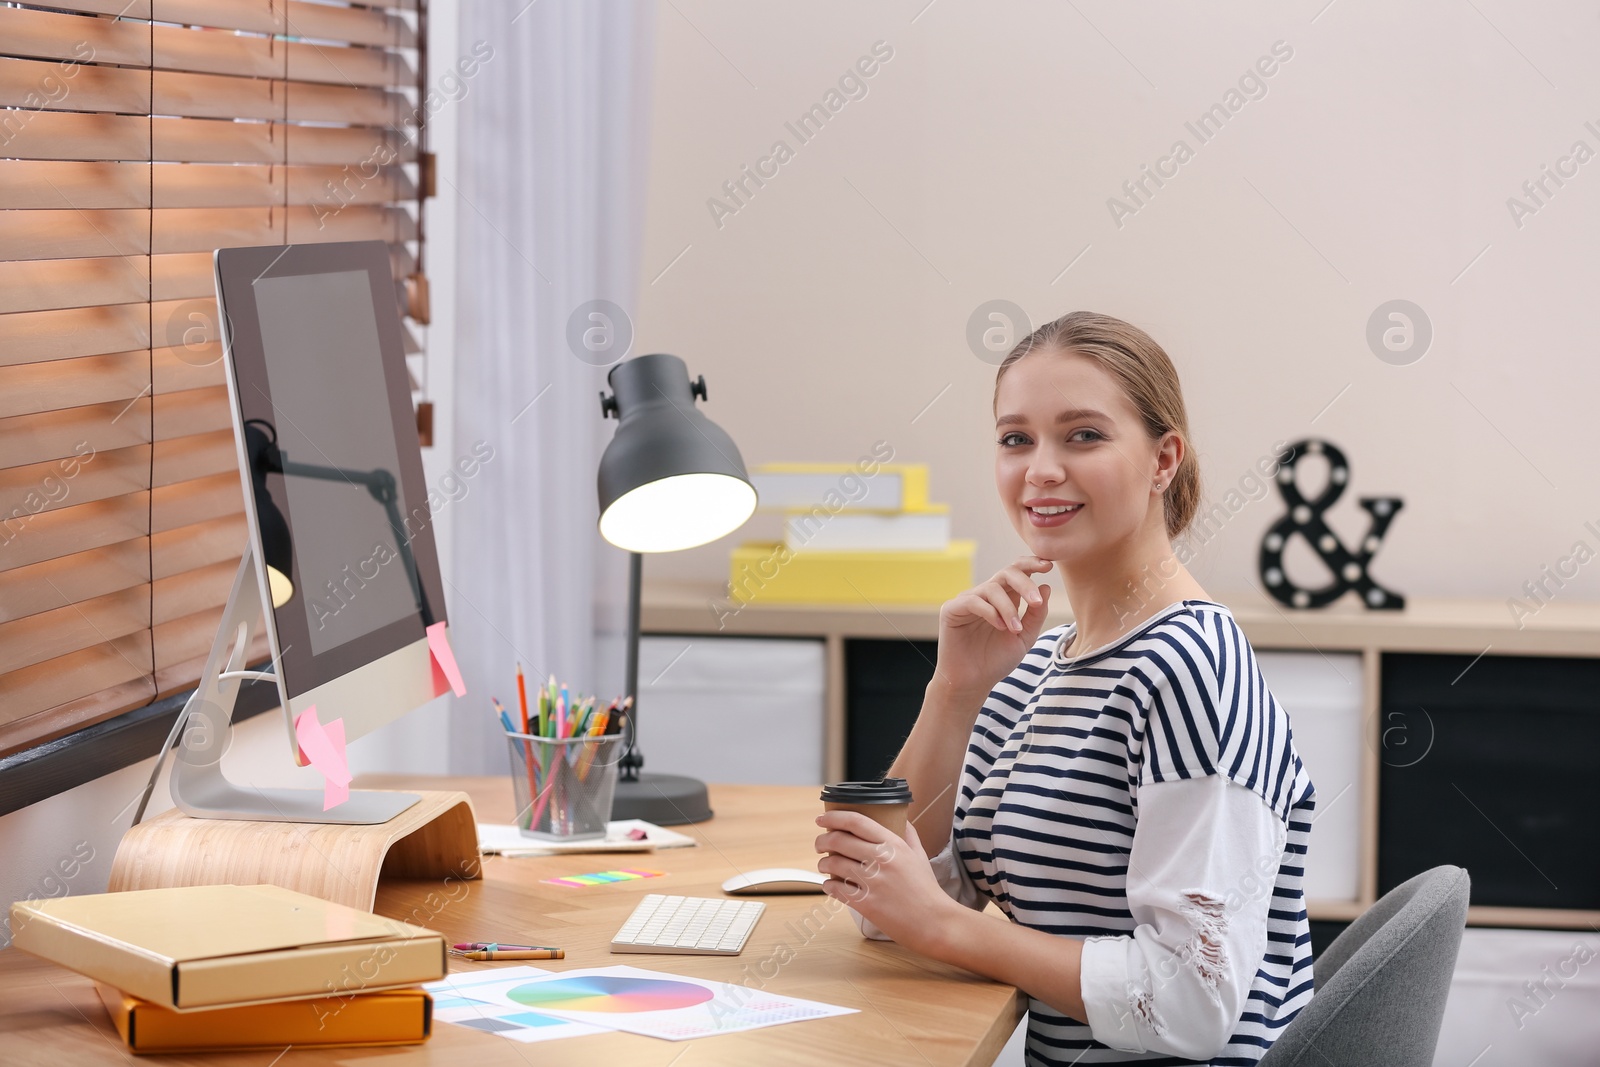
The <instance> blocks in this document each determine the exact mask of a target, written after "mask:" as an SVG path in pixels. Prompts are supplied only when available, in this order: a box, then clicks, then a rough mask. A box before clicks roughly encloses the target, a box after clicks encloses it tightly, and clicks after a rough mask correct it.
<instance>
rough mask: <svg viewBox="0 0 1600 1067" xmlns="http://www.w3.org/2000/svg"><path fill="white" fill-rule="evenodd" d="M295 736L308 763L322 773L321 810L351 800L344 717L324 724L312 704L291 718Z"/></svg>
mask: <svg viewBox="0 0 1600 1067" xmlns="http://www.w3.org/2000/svg"><path fill="white" fill-rule="evenodd" d="M294 736H295V739H296V740H297V741H299V742H300V751H301V752H304V753H305V755H306V759H308V760H310V761H311V766H313V767H315V768H316V769H317V770H319V771H321V772H322V778H323V785H322V810H323V811H327V810H328V809H329V808H331V807H333V806H334V805H336V804H343V803H344V802H345V801H347V800H349V799H350V763H349V761H348V760H347V759H346V758H345V751H344V720H343V719H334V720H333V721H332V722H330V723H328V724H327V725H326V726H324V725H323V724H322V723H320V722H318V721H317V706H316V705H315V704H313V705H311V706H310V707H308V708H307V709H306V710H305V711H302V712H301V713H300V714H299V715H298V716H296V718H295V720H294Z"/></svg>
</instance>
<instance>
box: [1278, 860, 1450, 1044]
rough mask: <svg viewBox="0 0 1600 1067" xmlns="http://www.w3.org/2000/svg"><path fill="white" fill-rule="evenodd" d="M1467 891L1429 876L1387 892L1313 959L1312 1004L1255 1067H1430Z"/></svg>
mask: <svg viewBox="0 0 1600 1067" xmlns="http://www.w3.org/2000/svg"><path fill="white" fill-rule="evenodd" d="M1471 887H1472V881H1471V879H1469V878H1468V877H1467V872H1466V871H1464V870H1462V869H1461V868H1460V867H1449V866H1444V867H1435V868H1433V869H1432V870H1431V871H1423V872H1422V873H1421V874H1419V875H1417V876H1416V877H1415V878H1412V879H1411V880H1410V881H1407V882H1403V883H1402V884H1400V885H1397V886H1395V887H1394V888H1393V889H1391V890H1390V891H1389V892H1387V893H1385V894H1384V895H1383V899H1381V900H1379V901H1378V902H1377V903H1376V904H1374V905H1373V906H1372V907H1370V908H1368V909H1367V910H1366V912H1365V913H1363V914H1362V916H1361V917H1360V918H1359V919H1357V920H1356V921H1355V922H1353V923H1351V924H1350V925H1349V926H1348V927H1346V928H1345V930H1344V932H1343V933H1341V934H1340V935H1339V936H1338V937H1337V938H1335V939H1334V941H1333V944H1331V945H1329V946H1328V947H1327V949H1325V950H1324V951H1323V953H1322V955H1320V956H1318V957H1317V959H1316V964H1315V966H1314V968H1313V972H1314V974H1315V976H1316V989H1317V991H1316V995H1314V996H1313V997H1312V998H1311V1003H1310V1004H1308V1005H1306V1006H1305V1007H1304V1008H1303V1009H1301V1011H1300V1014H1298V1015H1296V1016H1295V1018H1294V1021H1293V1022H1291V1023H1290V1024H1289V1025H1288V1027H1286V1028H1285V1029H1284V1031H1283V1033H1282V1034H1281V1035H1280V1036H1279V1037H1278V1040H1277V1041H1275V1042H1273V1045H1272V1047H1271V1048H1269V1049H1268V1050H1267V1054H1266V1055H1265V1056H1263V1057H1261V1061H1260V1067H1374V1065H1378V1064H1382V1065H1383V1067H1432V1064H1433V1052H1434V1046H1436V1045H1437V1044H1438V1043H1439V1028H1440V1025H1441V1024H1442V1023H1443V1022H1444V1002H1445V999H1446V998H1447V997H1448V996H1449V995H1450V976H1451V974H1452V973H1453V972H1454V971H1455V966H1456V952H1457V950H1459V949H1460V947H1461V931H1462V930H1463V929H1464V928H1465V927H1466V924H1467V894H1468V891H1469V890H1470V889H1471Z"/></svg>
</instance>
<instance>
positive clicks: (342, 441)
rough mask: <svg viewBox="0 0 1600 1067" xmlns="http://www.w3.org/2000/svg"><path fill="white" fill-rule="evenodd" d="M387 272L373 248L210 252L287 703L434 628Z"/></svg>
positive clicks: (435, 596)
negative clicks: (277, 576)
mask: <svg viewBox="0 0 1600 1067" xmlns="http://www.w3.org/2000/svg"><path fill="white" fill-rule="evenodd" d="M390 270H391V268H390V260H389V253H388V248H387V246H386V245H384V244H383V242H380V241H361V242H345V243H332V244H313V245H291V246H288V247H272V248H233V249H222V250H220V251H219V252H218V253H217V286H218V294H219V297H220V299H221V301H222V305H223V313H224V316H225V324H226V330H225V336H226V337H227V340H228V349H229V351H228V356H229V362H230V366H229V370H230V374H229V383H230V389H231V390H232V392H233V394H234V402H235V407H236V411H235V418H236V420H237V425H236V434H237V436H238V437H239V451H240V462H241V466H242V467H243V468H244V472H245V474H244V482H245V485H246V487H247V492H248V493H249V494H250V497H251V500H250V504H251V507H252V510H253V512H254V514H253V518H254V519H255V527H256V529H255V530H254V531H253V539H252V544H253V545H254V546H255V548H256V550H257V552H259V553H261V556H262V558H264V560H265V561H266V562H267V563H268V564H273V565H274V566H275V567H277V568H278V569H280V570H281V569H282V568H284V567H287V568H288V571H287V576H288V578H289V579H290V581H291V583H292V587H293V590H292V595H290V596H289V597H288V599H287V600H285V601H284V602H283V603H282V604H281V605H280V606H277V607H275V608H273V609H272V622H273V626H272V627H271V629H272V636H273V650H274V654H275V655H276V656H277V658H278V665H279V674H280V677H281V678H282V680H283V684H284V691H285V694H286V695H287V696H288V697H290V698H295V697H298V696H302V695H305V694H311V695H312V696H313V697H320V698H321V699H324V700H330V699H331V697H330V696H329V694H328V691H326V690H323V691H320V693H319V692H313V691H315V690H317V687H319V686H323V685H324V684H325V683H329V682H332V681H333V680H335V679H338V678H341V677H343V676H346V675H349V674H351V672H353V671H357V670H359V669H360V668H362V667H364V666H367V665H369V664H373V663H376V662H377V661H378V660H380V659H382V658H383V657H385V656H389V655H390V654H391V653H396V652H398V651H399V650H402V649H407V648H408V646H411V645H413V644H414V643H415V642H420V641H425V637H426V634H425V627H427V626H428V625H430V624H432V623H435V622H443V621H444V619H445V614H444V596H443V589H442V583H441V581H440V577H439V564H438V558H437V555H436V549H435V546H434V538H433V525H432V520H431V516H430V515H429V512H428V505H427V489H426V485H425V484H424V481H423V473H422V457H421V449H420V446H419V444H418V441H417V428H416V421H415V416H414V413H413V408H412V405H411V390H410V379H409V376H408V374H407V371H406V366H405V354H404V349H403V347H402V338H401V333H400V318H399V310H398V296H397V290H396V287H395V283H394V280H393V278H392V276H391V273H390ZM279 515H281V517H282V521H281V522H279V521H277V516H279ZM285 530H286V531H287V534H288V537H287V540H288V542H289V544H288V546H287V557H286V556H285V548H284V547H283V546H282V545H281V542H282V541H283V540H284V538H283V536H282V531H285ZM275 546H276V551H275ZM409 654H410V653H408V655H409ZM407 662H409V660H408V661H407ZM423 662H424V664H425V663H426V659H425V652H424V660H423ZM398 673H399V674H401V675H404V676H405V677H410V676H411V674H410V672H409V671H407V670H400V671H399V672H398ZM396 674H397V671H396V669H394V667H393V663H392V662H391V664H390V666H389V669H388V670H387V671H386V675H387V676H391V677H392V676H396ZM341 695H344V696H347V695H348V691H342V693H341ZM374 695H376V694H374ZM430 697H431V692H429V693H423V694H422V695H421V697H420V698H418V699H417V701H416V703H421V702H423V701H425V700H426V699H429V698H430ZM402 702H403V701H402ZM412 706H415V704H409V705H408V706H407V707H405V708H401V709H399V710H400V711H406V710H410V707H412ZM330 714H332V709H330ZM350 726H351V727H352V728H354V727H355V726H356V724H355V723H354V722H353V721H352V722H351V723H350Z"/></svg>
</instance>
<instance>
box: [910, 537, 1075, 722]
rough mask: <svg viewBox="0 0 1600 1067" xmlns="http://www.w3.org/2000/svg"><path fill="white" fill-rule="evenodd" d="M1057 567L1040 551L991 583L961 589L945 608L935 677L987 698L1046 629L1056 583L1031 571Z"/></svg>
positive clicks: (960, 690)
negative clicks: (1038, 579)
mask: <svg viewBox="0 0 1600 1067" xmlns="http://www.w3.org/2000/svg"><path fill="white" fill-rule="evenodd" d="M1053 566H1055V564H1054V563H1052V562H1051V561H1050V560H1047V559H1042V558H1040V557H1039V556H1021V557H1019V558H1018V559H1017V561H1016V562H1015V563H1013V564H1011V565H1010V566H1009V567H1002V568H1000V570H998V571H996V572H995V574H994V577H992V578H990V579H989V580H988V581H986V582H980V583H979V584H977V585H975V586H973V587H972V588H971V589H968V590H967V591H966V592H963V593H958V594H956V595H955V596H954V597H951V598H950V599H949V600H947V601H945V602H944V606H943V607H941V608H940V609H939V663H938V666H937V667H936V668H935V670H934V679H935V681H939V682H942V683H943V684H944V685H945V686H946V687H948V689H949V690H950V691H951V692H952V693H953V694H958V695H962V696H966V697H973V696H976V697H978V699H979V700H982V699H983V698H985V697H987V696H988V695H989V691H990V690H991V689H993V688H994V687H995V685H996V684H998V683H999V682H1000V680H1001V679H1002V678H1004V677H1005V676H1006V675H1007V674H1010V673H1011V671H1012V670H1013V669H1015V668H1016V666H1017V664H1018V663H1021V662H1022V657H1023V656H1024V655H1026V654H1027V651H1028V649H1030V648H1032V647H1033V643H1034V642H1035V641H1037V640H1038V639H1039V634H1040V633H1042V632H1043V631H1044V617H1045V612H1046V611H1047V610H1048V609H1049V607H1050V586H1049V585H1043V586H1039V585H1035V584H1034V582H1033V579H1032V577H1030V575H1034V574H1040V573H1043V572H1044V571H1047V570H1049V569H1050V568H1051V567H1053Z"/></svg>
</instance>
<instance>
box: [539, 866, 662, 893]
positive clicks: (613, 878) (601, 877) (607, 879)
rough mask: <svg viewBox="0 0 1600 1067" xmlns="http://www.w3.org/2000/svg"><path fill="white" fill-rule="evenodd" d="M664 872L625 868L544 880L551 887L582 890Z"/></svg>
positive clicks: (654, 875) (652, 876) (659, 874)
mask: <svg viewBox="0 0 1600 1067" xmlns="http://www.w3.org/2000/svg"><path fill="white" fill-rule="evenodd" d="M666 873H667V872H666V871H643V870H635V869H633V868H631V867H630V868H626V869H624V870H620V871H596V872H594V873H593V874H570V875H568V876H567V877H565V878H546V879H545V881H546V882H549V883H550V884H551V885H570V886H577V887H579V888H582V887H584V886H591V885H607V884H609V883H611V882H631V881H633V880H634V879H636V878H659V877H661V876H662V875H663V874H666Z"/></svg>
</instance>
